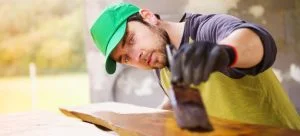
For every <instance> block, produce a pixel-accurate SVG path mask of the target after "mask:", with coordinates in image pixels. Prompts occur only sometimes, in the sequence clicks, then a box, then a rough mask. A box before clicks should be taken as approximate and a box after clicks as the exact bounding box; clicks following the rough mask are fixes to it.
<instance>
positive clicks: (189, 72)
mask: <svg viewBox="0 0 300 136" xmlns="http://www.w3.org/2000/svg"><path fill="white" fill-rule="evenodd" d="M189 46H191V47H189V49H188V50H186V51H185V52H184V54H183V56H182V63H181V64H182V70H183V83H184V84H185V85H189V84H191V83H192V80H193V75H194V74H193V65H194V61H193V58H194V57H193V56H194V55H195V50H196V46H195V45H189Z"/></svg>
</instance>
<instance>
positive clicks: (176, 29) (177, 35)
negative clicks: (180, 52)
mask: <svg viewBox="0 0 300 136" xmlns="http://www.w3.org/2000/svg"><path fill="white" fill-rule="evenodd" d="M184 24H185V22H180V23H178V22H168V21H162V22H160V27H161V28H163V29H164V30H166V31H167V33H168V35H169V38H170V42H171V44H172V45H174V46H175V48H176V49H179V46H180V42H181V39H182V36H183V32H184Z"/></svg>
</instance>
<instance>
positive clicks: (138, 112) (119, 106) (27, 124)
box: [0, 102, 300, 136]
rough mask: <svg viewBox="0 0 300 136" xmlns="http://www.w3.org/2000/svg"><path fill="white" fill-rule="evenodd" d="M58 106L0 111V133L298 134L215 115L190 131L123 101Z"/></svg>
mask: <svg viewBox="0 0 300 136" xmlns="http://www.w3.org/2000/svg"><path fill="white" fill-rule="evenodd" d="M60 110H61V111H62V113H64V115H63V114H59V113H51V112H45V111H35V112H25V113H14V114H6V115H0V127H1V129H0V136H118V135H121V136H216V135H218V136H222V135H226V136H231V135H232V136H236V135H239V136H240V135H243V136H300V131H296V130H291V129H287V128H278V127H271V126H263V125H255V124H244V123H240V122H234V121H230V120H224V119H219V118H215V117H209V119H210V121H211V123H212V125H213V127H214V130H213V131H211V132H191V131H188V130H184V129H180V128H179V127H178V126H177V124H176V121H175V119H174V116H173V113H172V112H171V111H166V110H159V109H153V108H147V107H141V106H135V105H131V104H124V103H114V102H106V103H96V104H89V105H83V106H76V107H62V108H60ZM68 116H69V117H68ZM94 124H96V125H94Z"/></svg>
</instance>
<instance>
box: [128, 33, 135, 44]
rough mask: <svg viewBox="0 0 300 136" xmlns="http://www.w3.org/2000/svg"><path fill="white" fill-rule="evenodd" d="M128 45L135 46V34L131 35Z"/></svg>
mask: <svg viewBox="0 0 300 136" xmlns="http://www.w3.org/2000/svg"><path fill="white" fill-rule="evenodd" d="M128 44H129V45H133V44H134V34H131V35H130V37H129V40H128Z"/></svg>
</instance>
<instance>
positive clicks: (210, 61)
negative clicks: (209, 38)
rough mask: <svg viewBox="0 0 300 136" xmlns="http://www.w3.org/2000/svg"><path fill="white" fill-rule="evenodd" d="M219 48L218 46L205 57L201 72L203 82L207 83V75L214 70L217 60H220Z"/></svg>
mask: <svg viewBox="0 0 300 136" xmlns="http://www.w3.org/2000/svg"><path fill="white" fill-rule="evenodd" d="M220 52H221V48H219V47H218V46H216V47H214V48H213V49H212V50H211V51H210V53H209V54H208V56H207V63H206V65H205V68H204V72H203V81H207V80H208V78H209V75H210V74H211V73H212V72H213V71H215V70H216V66H215V65H216V64H217V61H218V59H220Z"/></svg>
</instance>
